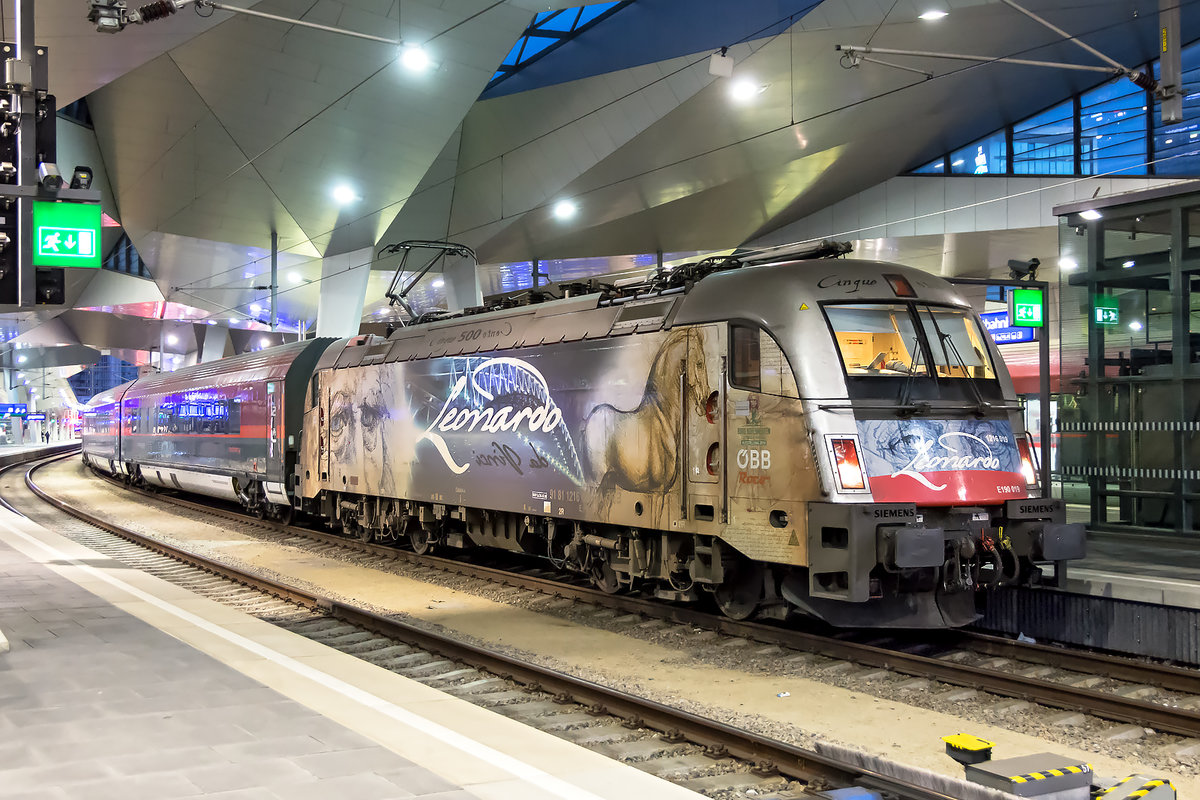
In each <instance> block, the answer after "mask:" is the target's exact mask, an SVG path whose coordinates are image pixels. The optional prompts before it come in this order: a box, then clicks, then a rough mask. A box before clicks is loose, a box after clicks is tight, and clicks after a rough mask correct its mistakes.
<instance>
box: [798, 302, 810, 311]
mask: <svg viewBox="0 0 1200 800" xmlns="http://www.w3.org/2000/svg"><path fill="white" fill-rule="evenodd" d="M800 310H801V311H808V303H801V304H800Z"/></svg>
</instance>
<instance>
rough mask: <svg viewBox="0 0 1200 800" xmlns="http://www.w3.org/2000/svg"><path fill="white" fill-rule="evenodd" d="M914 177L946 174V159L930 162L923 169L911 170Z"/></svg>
mask: <svg viewBox="0 0 1200 800" xmlns="http://www.w3.org/2000/svg"><path fill="white" fill-rule="evenodd" d="M913 174H914V175H945V174H946V159H944V158H938V159H935V160H933V161H930V162H929V163H928V164H926V165H925V166H923V167H917V168H916V169H914V170H913Z"/></svg>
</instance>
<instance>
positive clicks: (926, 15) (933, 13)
mask: <svg viewBox="0 0 1200 800" xmlns="http://www.w3.org/2000/svg"><path fill="white" fill-rule="evenodd" d="M948 14H949V12H948V11H939V10H938V9H936V8H931V9H929V10H928V11H925V12H922V13H920V14H918V15H917V19H927V20H933V19H941V18H942V17H945V16H947V15H948Z"/></svg>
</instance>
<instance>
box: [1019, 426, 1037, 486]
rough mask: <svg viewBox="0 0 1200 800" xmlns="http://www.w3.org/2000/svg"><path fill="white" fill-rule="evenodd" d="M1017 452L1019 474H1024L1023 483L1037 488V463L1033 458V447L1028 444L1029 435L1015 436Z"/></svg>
mask: <svg viewBox="0 0 1200 800" xmlns="http://www.w3.org/2000/svg"><path fill="white" fill-rule="evenodd" d="M1017 452H1018V453H1020V454H1021V474H1022V475H1024V476H1025V485H1026V486H1030V487H1032V488H1034V489H1036V488H1037V485H1038V478H1037V464H1036V463H1034V460H1033V448H1032V447H1030V446H1029V437H1028V436H1021V437H1018V438H1017Z"/></svg>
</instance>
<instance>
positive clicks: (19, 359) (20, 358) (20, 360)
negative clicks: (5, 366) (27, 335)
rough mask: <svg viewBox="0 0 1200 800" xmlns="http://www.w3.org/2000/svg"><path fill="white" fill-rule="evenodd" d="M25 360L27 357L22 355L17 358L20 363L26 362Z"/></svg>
mask: <svg viewBox="0 0 1200 800" xmlns="http://www.w3.org/2000/svg"><path fill="white" fill-rule="evenodd" d="M25 361H26V357H25V356H20V357H19V358H18V359H17V363H18V364H24V363H25Z"/></svg>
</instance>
